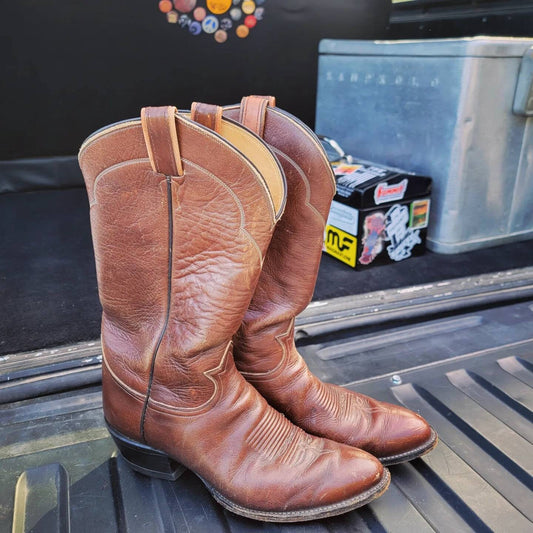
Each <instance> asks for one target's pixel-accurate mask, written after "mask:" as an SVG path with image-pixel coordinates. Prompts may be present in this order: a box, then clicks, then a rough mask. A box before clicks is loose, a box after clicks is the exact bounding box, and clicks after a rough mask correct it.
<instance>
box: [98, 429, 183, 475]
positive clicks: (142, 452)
mask: <svg viewBox="0 0 533 533" xmlns="http://www.w3.org/2000/svg"><path fill="white" fill-rule="evenodd" d="M107 429H108V431H109V433H110V434H111V437H113V440H114V441H115V444H116V445H117V448H118V450H119V452H120V454H121V455H122V458H123V459H124V461H125V462H126V463H127V464H128V466H129V467H130V468H131V469H132V470H135V471H136V472H139V473H140V474H143V475H145V476H149V477H156V478H159V479H165V480H167V481H176V479H178V478H179V477H180V476H181V475H182V474H183V472H185V470H186V468H185V467H184V466H183V465H182V464H180V463H178V462H177V461H174V459H172V458H171V457H169V456H168V455H166V454H165V453H163V452H160V451H157V450H154V449H153V448H150V446H147V445H146V444H142V443H140V442H136V441H133V440H131V439H129V438H128V437H126V436H124V435H122V434H121V433H119V432H118V431H116V430H115V429H113V428H112V427H111V426H110V425H109V424H107Z"/></svg>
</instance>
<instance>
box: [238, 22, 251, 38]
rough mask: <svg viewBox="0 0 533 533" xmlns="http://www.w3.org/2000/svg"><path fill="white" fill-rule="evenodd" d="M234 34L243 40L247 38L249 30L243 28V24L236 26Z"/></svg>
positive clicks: (245, 27)
mask: <svg viewBox="0 0 533 533" xmlns="http://www.w3.org/2000/svg"><path fill="white" fill-rule="evenodd" d="M235 33H236V34H237V37H240V38H241V39H245V38H246V37H248V34H249V33H250V30H249V28H248V27H247V26H245V25H244V24H241V25H240V26H237V29H236V30H235Z"/></svg>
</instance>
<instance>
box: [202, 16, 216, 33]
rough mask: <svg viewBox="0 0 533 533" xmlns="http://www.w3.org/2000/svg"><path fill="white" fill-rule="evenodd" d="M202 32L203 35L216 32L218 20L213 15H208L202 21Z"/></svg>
mask: <svg viewBox="0 0 533 533" xmlns="http://www.w3.org/2000/svg"><path fill="white" fill-rule="evenodd" d="M202 30H204V31H205V33H215V32H216V31H217V30H218V19H217V18H216V17H214V16H213V15H208V16H207V17H205V19H204V20H203V21H202Z"/></svg>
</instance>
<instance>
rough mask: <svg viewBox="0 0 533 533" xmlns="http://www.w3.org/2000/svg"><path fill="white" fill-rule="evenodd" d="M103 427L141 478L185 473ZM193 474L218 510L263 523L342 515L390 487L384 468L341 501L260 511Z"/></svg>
mask: <svg viewBox="0 0 533 533" xmlns="http://www.w3.org/2000/svg"><path fill="white" fill-rule="evenodd" d="M107 428H108V430H109V433H110V434H111V437H112V438H113V440H114V441H115V444H116V445H117V448H118V450H119V452H120V454H121V456H122V458H123V460H124V461H125V462H126V463H127V465H128V466H129V467H130V468H131V469H132V470H134V471H136V472H139V473H140V474H143V475H145V476H149V477H155V478H158V479H164V480H166V481H176V479H178V478H179V477H180V476H181V475H182V474H183V473H184V472H185V471H186V470H187V468H186V467H185V466H183V465H182V464H180V463H179V462H177V461H175V460H174V459H172V458H171V457H169V456H168V455H167V454H166V453H164V452H160V451H158V450H155V449H154V448H151V447H150V446H147V445H146V444H142V443H140V442H136V441H133V440H131V439H129V438H128V437H126V436H125V435H122V434H121V433H119V432H118V431H116V430H115V429H113V428H112V427H111V426H110V425H109V424H107ZM196 475H197V476H198V478H199V479H200V480H201V481H202V483H203V484H204V485H205V487H206V488H207V490H208V491H209V493H210V494H211V496H212V497H213V498H214V499H215V500H216V501H217V502H218V503H219V504H220V505H222V507H224V508H225V509H227V510H228V511H231V512H232V513H235V514H237V515H240V516H244V517H246V518H252V519H253V520H261V521H264V522H303V521H308V520H318V519H320V518H327V517H329V516H335V515H339V514H343V513H346V512H349V511H352V510H353V509H357V508H358V507H362V506H363V505H366V504H367V503H370V502H371V501H372V500H375V499H376V498H379V497H380V496H381V495H382V494H383V493H384V492H385V491H386V490H387V489H388V487H389V484H390V473H389V471H388V470H387V469H386V468H385V469H384V470H383V476H382V477H381V479H380V480H379V482H378V483H377V484H376V485H374V486H373V487H372V488H370V489H368V490H366V491H365V492H362V493H361V494H358V495H357V496H355V497H353V498H349V499H347V500H344V501H342V502H338V503H335V504H331V505H324V506H321V507H315V508H313V509H302V510H298V511H261V510H257V509H250V508H248V507H243V506H241V505H239V504H236V503H234V502H232V501H231V500H229V499H228V498H226V497H225V496H223V495H222V494H221V493H220V492H218V491H217V490H216V489H215V488H214V487H213V486H212V485H210V484H209V483H208V482H207V481H205V480H204V479H202V477H201V476H199V475H198V474H196Z"/></svg>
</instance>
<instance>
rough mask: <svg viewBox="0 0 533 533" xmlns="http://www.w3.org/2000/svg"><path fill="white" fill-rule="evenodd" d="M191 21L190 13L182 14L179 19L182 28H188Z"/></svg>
mask: <svg viewBox="0 0 533 533" xmlns="http://www.w3.org/2000/svg"><path fill="white" fill-rule="evenodd" d="M191 22H192V20H191V17H189V15H180V18H179V20H178V23H179V26H180V28H188V27H189V25H190V24H191Z"/></svg>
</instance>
